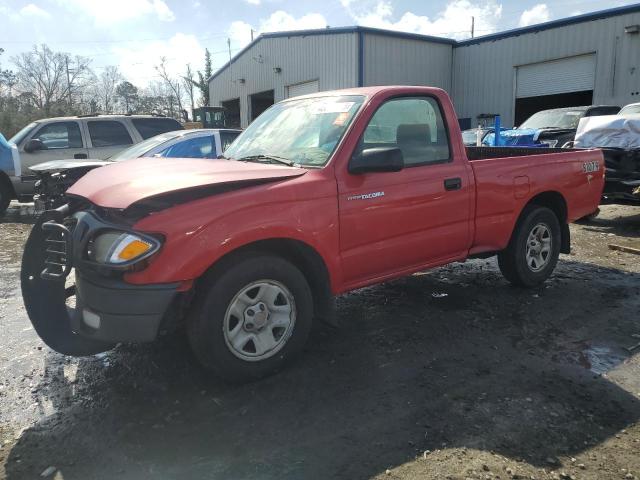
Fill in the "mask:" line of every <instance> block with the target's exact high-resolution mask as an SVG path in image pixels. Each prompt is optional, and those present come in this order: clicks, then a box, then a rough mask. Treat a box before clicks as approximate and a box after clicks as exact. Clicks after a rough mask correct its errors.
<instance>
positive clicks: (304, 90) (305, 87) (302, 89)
mask: <svg viewBox="0 0 640 480" xmlns="http://www.w3.org/2000/svg"><path fill="white" fill-rule="evenodd" d="M318 90H319V87H318V80H312V81H310V82H304V83H296V84H295V85H289V86H288V87H287V98H291V97H299V96H300V95H308V94H310V93H316V92H317V91H318Z"/></svg>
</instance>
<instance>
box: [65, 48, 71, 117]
mask: <svg viewBox="0 0 640 480" xmlns="http://www.w3.org/2000/svg"><path fill="white" fill-rule="evenodd" d="M64 63H65V66H66V69H67V101H68V102H69V110H71V76H70V75H69V55H65V56H64ZM69 113H71V112H69Z"/></svg>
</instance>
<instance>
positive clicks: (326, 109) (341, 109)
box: [311, 102, 354, 115]
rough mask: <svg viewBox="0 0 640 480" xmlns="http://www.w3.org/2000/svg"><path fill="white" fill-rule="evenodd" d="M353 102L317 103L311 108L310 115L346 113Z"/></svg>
mask: <svg viewBox="0 0 640 480" xmlns="http://www.w3.org/2000/svg"><path fill="white" fill-rule="evenodd" d="M353 103H354V102H322V103H320V102H318V103H316V104H314V105H312V106H311V114H312V115H320V114H323V113H346V112H348V111H349V110H351V107H353Z"/></svg>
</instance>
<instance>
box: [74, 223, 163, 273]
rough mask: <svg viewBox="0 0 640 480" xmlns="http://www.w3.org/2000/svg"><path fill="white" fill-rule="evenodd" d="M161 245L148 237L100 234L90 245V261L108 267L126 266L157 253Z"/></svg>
mask: <svg viewBox="0 0 640 480" xmlns="http://www.w3.org/2000/svg"><path fill="white" fill-rule="evenodd" d="M159 247H160V243H159V242H158V241H157V240H155V239H152V238H149V237H147V236H144V237H143V236H141V235H136V234H134V233H129V232H119V231H116V230H110V231H106V232H103V233H100V234H98V235H97V236H96V237H95V238H94V239H93V241H92V242H90V243H89V246H88V251H87V256H88V257H89V259H90V260H92V261H94V262H97V263H103V264H106V265H125V264H130V263H133V262H135V261H137V260H141V259H142V258H146V257H148V256H149V255H151V254H153V253H155V252H156V251H157V250H158V248H159Z"/></svg>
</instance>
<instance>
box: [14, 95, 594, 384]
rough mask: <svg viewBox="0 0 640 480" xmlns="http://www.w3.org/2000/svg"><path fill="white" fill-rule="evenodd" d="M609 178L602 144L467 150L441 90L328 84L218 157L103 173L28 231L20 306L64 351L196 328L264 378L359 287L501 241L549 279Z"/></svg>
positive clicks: (525, 274)
mask: <svg viewBox="0 0 640 480" xmlns="http://www.w3.org/2000/svg"><path fill="white" fill-rule="evenodd" d="M603 184H604V169H603V157H602V153H601V152H600V151H599V150H581V151H573V150H569V149H564V150H560V149H536V148H532V149H517V148H499V147H498V148H491V147H469V148H465V146H464V145H463V142H462V138H461V134H460V129H459V127H458V121H457V117H456V114H455V111H454V109H453V105H452V103H451V101H450V99H449V97H448V95H447V94H446V93H445V92H444V91H443V90H440V89H437V88H429V87H413V86H396V87H389V86H385V87H370V88H358V89H351V90H341V91H333V92H322V93H316V94H312V95H308V96H303V97H297V98H292V99H288V100H285V101H282V102H280V103H277V104H276V105H274V106H272V107H271V108H269V109H268V110H267V111H266V112H265V113H263V114H262V115H261V116H260V117H259V118H257V119H256V120H255V121H254V122H253V123H252V124H251V125H250V126H249V127H248V128H247V129H246V130H245V131H244V132H243V133H242V134H241V135H240V136H239V137H238V138H237V139H236V141H235V142H234V143H233V144H232V145H231V146H230V147H229V149H228V150H227V151H226V152H225V157H223V158H219V159H217V160H203V159H166V158H161V159H158V158H141V159H136V160H132V161H127V162H121V163H116V164H113V165H109V166H106V167H102V168H98V169H95V170H92V171H90V172H89V173H88V174H87V175H85V176H84V177H83V178H81V179H80V180H79V181H78V182H77V183H75V184H74V185H73V186H72V187H71V188H70V189H69V191H68V192H67V194H68V197H69V199H70V202H69V203H68V204H66V205H64V206H62V207H60V208H58V209H57V210H51V211H47V212H45V213H44V214H43V215H42V216H41V217H40V218H39V220H38V222H37V223H36V225H35V226H34V228H33V230H32V232H31V234H30V237H29V239H28V242H27V244H26V247H25V253H24V257H23V264H22V291H23V296H24V302H25V305H26V309H27V312H28V314H29V317H30V319H31V321H32V323H33V325H34V327H35V330H36V331H37V332H38V334H39V335H40V336H41V338H42V339H43V340H44V342H45V343H46V344H48V345H49V346H50V347H51V348H53V349H54V350H57V351H58V352H61V353H64V354H67V355H90V354H95V353H97V352H102V351H105V350H108V349H111V348H113V346H114V345H115V344H117V343H119V342H147V341H152V340H154V339H155V338H156V337H157V336H158V335H159V334H160V333H161V332H171V331H174V330H176V329H178V328H185V329H186V331H187V334H188V338H189V341H190V344H191V347H192V349H193V351H194V353H195V355H196V357H197V358H198V359H199V360H200V361H201V362H202V363H203V364H204V365H205V366H206V367H209V368H210V369H212V370H213V371H214V372H215V373H217V374H218V375H219V376H222V377H224V378H226V379H228V380H230V381H246V380H251V379H255V378H259V377H262V376H265V375H268V374H270V373H272V372H274V371H276V370H278V369H279V368H281V367H282V366H283V364H284V363H286V362H287V361H289V360H290V359H292V358H293V357H295V355H296V354H297V353H299V352H300V351H301V350H302V348H303V346H304V344H305V341H306V340H307V337H308V336H309V332H310V330H311V325H312V322H313V321H316V320H318V319H320V320H326V321H328V322H333V321H334V312H333V309H334V303H333V298H334V297H335V296H337V295H340V294H342V293H345V292H348V291H350V290H354V289H358V288H361V287H364V286H367V285H372V284H377V283H380V282H384V281H387V280H390V279H393V278H396V277H400V276H404V275H409V274H412V273H414V272H418V271H421V270H425V269H429V268H433V267H438V266H441V265H445V264H447V263H451V262H460V261H464V260H465V259H467V258H470V257H484V258H486V257H489V256H492V255H497V257H498V264H499V266H500V270H501V271H502V273H503V274H504V276H505V277H506V278H507V279H508V280H509V281H510V282H512V283H513V284H515V285H519V286H524V287H531V286H535V285H538V284H540V283H541V282H544V281H545V279H547V278H548V277H549V275H551V273H552V272H553V270H554V268H555V266H556V263H557V261H558V256H559V254H560V253H561V252H564V253H568V252H569V245H570V239H569V228H568V224H569V222H572V221H573V220H576V219H579V218H581V217H584V216H585V215H588V214H590V213H592V212H594V211H595V210H596V209H597V207H598V203H599V200H600V196H601V194H602V189H603Z"/></svg>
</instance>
